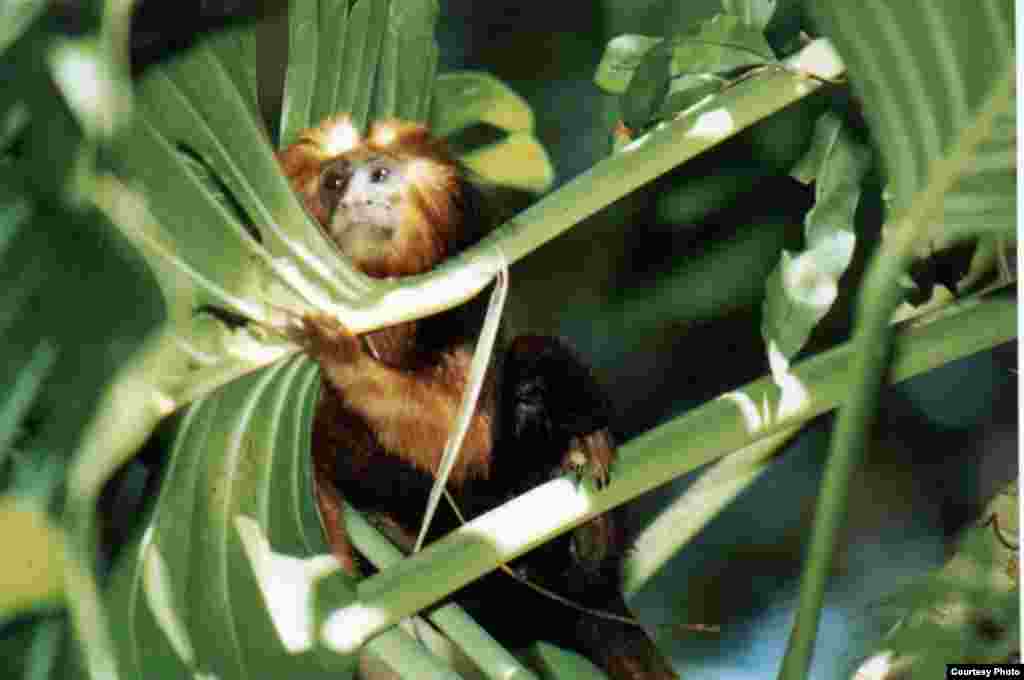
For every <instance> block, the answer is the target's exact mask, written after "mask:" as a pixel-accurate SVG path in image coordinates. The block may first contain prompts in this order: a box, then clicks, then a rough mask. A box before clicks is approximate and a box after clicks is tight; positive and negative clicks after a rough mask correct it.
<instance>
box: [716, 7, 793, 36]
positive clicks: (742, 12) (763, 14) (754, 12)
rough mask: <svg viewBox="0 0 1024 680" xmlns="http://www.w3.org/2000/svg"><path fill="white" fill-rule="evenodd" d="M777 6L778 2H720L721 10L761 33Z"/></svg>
mask: <svg viewBox="0 0 1024 680" xmlns="http://www.w3.org/2000/svg"><path fill="white" fill-rule="evenodd" d="M778 4H779V3H778V0H722V9H724V10H725V11H726V13H728V14H732V15H733V16H737V17H739V18H740V19H741V20H742V21H743V23H744V24H746V25H747V26H750V27H751V28H756V29H757V30H759V31H763V30H764V29H765V28H766V27H767V26H768V22H769V21H771V20H772V16H773V15H774V14H775V8H776V7H777V6H778Z"/></svg>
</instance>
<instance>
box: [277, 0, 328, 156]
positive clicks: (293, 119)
mask: <svg viewBox="0 0 1024 680" xmlns="http://www.w3.org/2000/svg"><path fill="white" fill-rule="evenodd" d="M322 4H323V3H317V2H311V1H310V0H291V2H289V3H288V65H287V67H286V68H285V75H284V92H283V94H282V99H281V123H280V132H279V134H278V140H279V144H280V146H282V147H285V146H288V145H289V144H293V143H294V142H296V141H297V140H298V138H299V133H300V132H302V131H303V130H305V129H306V128H308V127H311V126H312V125H313V124H314V123H315V122H316V121H315V120H314V118H313V113H314V109H313V101H314V100H313V97H314V93H315V92H316V85H317V82H318V76H319V73H320V72H319V71H318V66H319V61H318V60H319V55H320V43H319V37H320V30H319V28H320V22H319V16H320V15H319V13H318V12H319V6H320V5H322Z"/></svg>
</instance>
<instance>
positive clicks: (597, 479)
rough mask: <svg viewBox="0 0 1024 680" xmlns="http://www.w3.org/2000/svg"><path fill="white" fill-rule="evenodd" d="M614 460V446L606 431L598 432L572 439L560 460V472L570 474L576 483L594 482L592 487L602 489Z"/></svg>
mask: <svg viewBox="0 0 1024 680" xmlns="http://www.w3.org/2000/svg"><path fill="white" fill-rule="evenodd" d="M614 458H615V444H614V443H613V442H612V438H611V435H610V434H609V433H608V430H604V429H602V430H598V431H596V432H591V433H590V434H587V435H584V436H582V437H573V438H572V440H571V441H570V442H569V450H568V451H567V452H566V453H565V456H564V457H563V458H562V465H561V467H562V470H563V471H564V472H571V473H572V474H574V475H575V476H576V481H577V482H578V483H582V482H583V480H584V479H588V478H589V479H592V480H594V485H595V486H596V487H597V488H598V489H601V488H604V485H605V484H607V483H608V478H609V469H610V468H611V464H612V461H613V460H614Z"/></svg>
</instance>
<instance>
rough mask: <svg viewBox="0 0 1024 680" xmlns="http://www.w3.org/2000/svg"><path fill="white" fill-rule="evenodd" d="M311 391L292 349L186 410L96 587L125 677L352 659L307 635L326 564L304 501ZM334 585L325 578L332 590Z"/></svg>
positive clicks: (313, 383)
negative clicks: (141, 518) (104, 587)
mask: <svg viewBox="0 0 1024 680" xmlns="http://www.w3.org/2000/svg"><path fill="white" fill-rule="evenodd" d="M318 394H319V380H318V378H317V369H316V366H315V365H314V364H312V363H311V362H309V361H308V360H305V359H301V358H299V359H292V360H290V361H287V362H283V363H278V364H275V365H273V366H271V367H268V368H267V369H264V370H262V371H259V372H257V373H253V374H251V375H249V376H247V377H245V378H243V379H241V380H237V381H235V382H233V383H231V384H229V385H227V386H225V387H224V388H223V389H222V390H220V391H218V392H217V393H215V394H214V395H212V396H210V397H208V398H206V399H205V400H202V401H200V402H197V403H196V404H194V405H193V406H192V407H191V408H190V409H189V412H188V414H187V415H186V417H185V419H184V420H183V421H182V423H181V425H180V429H179V432H178V435H177V441H176V443H175V446H174V448H173V450H172V452H171V460H170V463H169V465H170V467H169V469H168V472H167V476H166V479H165V481H164V483H163V486H162V488H161V491H160V497H159V499H158V501H157V503H156V505H155V507H154V509H153V511H152V515H151V517H150V520H149V522H148V526H147V528H146V530H145V532H144V533H143V536H142V538H141V540H140V541H139V543H138V544H136V545H135V546H134V547H133V548H132V549H130V550H126V551H125V554H124V557H123V559H122V560H121V562H120V563H119V565H118V568H117V573H116V576H115V582H114V586H113V588H112V590H111V592H110V600H109V601H110V604H111V606H112V607H114V608H115V609H116V610H117V611H118V612H119V616H118V621H119V624H120V625H119V628H118V630H117V633H118V634H117V641H118V645H119V651H120V653H121V658H122V659H123V660H124V661H125V664H126V671H127V674H126V677H138V678H148V677H163V676H164V675H165V674H168V673H170V672H172V671H173V672H176V673H214V674H216V675H217V677H220V678H223V679H227V678H245V677H251V675H252V673H254V672H255V671H256V669H259V670H258V672H259V673H260V674H263V673H267V674H272V675H279V676H282V677H283V676H286V675H301V676H302V677H344V676H343V675H333V676H332V675H329V674H330V673H335V674H337V673H345V672H346V669H350V668H351V666H352V664H353V663H354V659H348V660H346V659H341V658H338V657H336V656H335V655H334V654H332V653H329V652H327V651H326V650H324V649H323V648H322V647H321V646H319V645H318V644H317V641H316V640H317V631H318V622H317V614H316V612H317V605H316V601H315V591H316V588H317V586H316V583H317V582H318V581H319V580H320V579H321V578H322V577H323V576H324V575H325V574H327V573H330V572H336V571H338V570H339V569H340V567H339V566H338V564H337V562H336V561H335V560H334V559H333V558H330V557H328V556H325V555H323V553H324V552H325V551H326V546H325V544H324V542H323V538H322V530H321V528H320V525H319V521H318V518H317V513H316V509H315V507H314V505H313V503H314V493H313V487H312V468H311V465H310V459H309V448H308V447H309V439H308V435H309V426H310V422H311V420H312V404H313V403H314V401H315V399H316V397H317V395H318ZM316 555H321V557H315V556H316ZM343 582H344V581H339V580H338V578H336V577H335V578H333V579H332V583H333V584H334V586H333V587H334V591H335V593H336V595H335V596H336V597H337V592H338V591H337V588H338V587H339V584H341V583H343ZM347 597H348V598H349V599H351V597H352V590H351V584H350V585H349V587H348V595H347ZM168 677H170V676H168ZM174 677H178V676H174Z"/></svg>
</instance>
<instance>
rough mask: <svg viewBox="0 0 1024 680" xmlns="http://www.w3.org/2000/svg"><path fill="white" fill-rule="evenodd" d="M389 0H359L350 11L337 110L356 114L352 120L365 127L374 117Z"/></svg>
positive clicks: (337, 76) (336, 102)
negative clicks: (373, 105)
mask: <svg viewBox="0 0 1024 680" xmlns="http://www.w3.org/2000/svg"><path fill="white" fill-rule="evenodd" d="M390 4H391V3H390V2H389V0H356V3H355V4H354V5H352V10H351V12H350V13H349V17H348V25H347V27H346V33H345V56H344V61H343V62H342V68H343V69H344V70H342V71H339V72H338V73H337V74H336V75H335V77H336V78H338V79H339V83H338V94H337V96H336V98H335V100H334V111H335V112H345V113H348V114H350V115H351V116H352V122H353V123H355V126H356V127H357V128H359V129H364V128H365V127H366V125H367V123H369V121H370V120H371V119H372V118H375V117H376V116H371V115H370V113H371V112H370V106H371V104H372V103H373V100H372V98H371V95H372V93H373V88H374V85H375V82H376V76H377V68H378V66H379V63H378V56H379V55H380V50H381V47H382V45H383V44H384V36H385V31H386V29H387V25H388V18H389V14H390V12H389V5H390Z"/></svg>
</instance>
